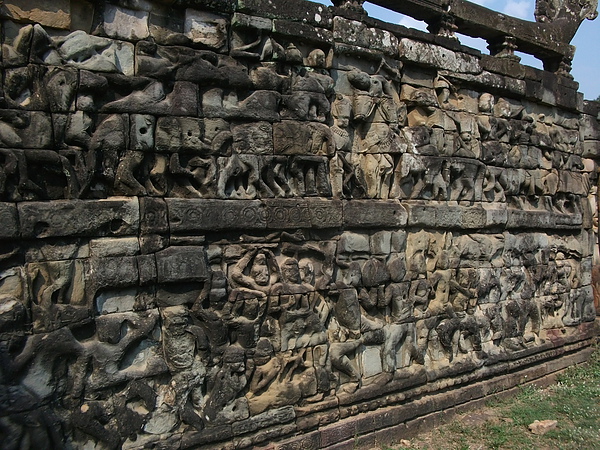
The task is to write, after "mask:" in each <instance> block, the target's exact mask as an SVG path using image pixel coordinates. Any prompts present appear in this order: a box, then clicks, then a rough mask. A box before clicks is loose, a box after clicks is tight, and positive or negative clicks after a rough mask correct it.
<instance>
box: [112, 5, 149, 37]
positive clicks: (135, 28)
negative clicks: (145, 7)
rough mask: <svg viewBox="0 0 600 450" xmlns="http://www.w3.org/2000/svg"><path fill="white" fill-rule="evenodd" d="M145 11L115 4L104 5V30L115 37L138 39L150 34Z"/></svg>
mask: <svg viewBox="0 0 600 450" xmlns="http://www.w3.org/2000/svg"><path fill="white" fill-rule="evenodd" d="M148 15H149V13H148V12H147V11H134V10H132V9H127V8H121V7H119V6H115V5H110V4H108V5H106V8H105V10H104V31H105V32H106V34H107V35H108V36H110V37H112V38H115V39H124V40H127V41H138V40H140V39H146V38H147V37H148V36H149V35H150V31H149V29H148Z"/></svg>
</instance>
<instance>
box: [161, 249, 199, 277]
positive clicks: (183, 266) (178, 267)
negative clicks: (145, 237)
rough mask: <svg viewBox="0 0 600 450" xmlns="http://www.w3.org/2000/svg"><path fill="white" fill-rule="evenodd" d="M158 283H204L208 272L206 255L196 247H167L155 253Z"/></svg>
mask: <svg viewBox="0 0 600 450" xmlns="http://www.w3.org/2000/svg"><path fill="white" fill-rule="evenodd" d="M156 267H157V274H158V282H159V283H173V282H178V281H204V280H206V278H207V275H208V272H207V267H206V254H205V253H204V251H202V250H201V249H198V248H197V247H169V248H167V249H165V250H161V251H160V252H158V253H156Z"/></svg>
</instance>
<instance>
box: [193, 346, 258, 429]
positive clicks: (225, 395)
mask: <svg viewBox="0 0 600 450" xmlns="http://www.w3.org/2000/svg"><path fill="white" fill-rule="evenodd" d="M246 384H248V379H247V377H246V363H245V354H244V350H243V349H241V348H240V347H238V346H236V345H230V346H228V347H227V348H226V349H225V352H224V353H223V364H222V366H221V367H220V368H215V370H214V371H213V373H212V374H210V375H209V378H208V382H207V394H206V399H205V403H204V406H203V408H202V416H203V418H204V420H206V421H207V422H209V423H210V422H214V421H215V420H217V419H219V418H221V419H224V420H227V419H229V420H231V419H235V417H236V415H235V412H234V411H235V410H236V409H237V410H238V411H240V410H241V411H243V410H244V407H243V403H245V398H243V397H242V398H239V397H238V395H239V394H240V393H241V392H242V390H243V389H244V388H245V387H246Z"/></svg>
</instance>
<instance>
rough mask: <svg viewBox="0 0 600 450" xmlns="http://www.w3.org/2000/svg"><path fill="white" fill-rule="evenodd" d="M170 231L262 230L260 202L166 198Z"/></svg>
mask: <svg viewBox="0 0 600 450" xmlns="http://www.w3.org/2000/svg"><path fill="white" fill-rule="evenodd" d="M166 202H167V208H168V211H169V225H170V229H171V232H174V233H181V232H184V231H203V230H219V229H225V230H227V229H233V230H239V229H254V230H255V229H264V228H266V226H267V222H266V214H265V211H264V208H263V206H262V203H261V202H260V201H238V200H200V199H198V200H196V199H189V200H188V199H166Z"/></svg>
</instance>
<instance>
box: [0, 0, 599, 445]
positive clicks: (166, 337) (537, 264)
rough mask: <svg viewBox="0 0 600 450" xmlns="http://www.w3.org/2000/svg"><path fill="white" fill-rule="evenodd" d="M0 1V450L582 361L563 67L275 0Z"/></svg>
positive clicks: (488, 386)
mask: <svg viewBox="0 0 600 450" xmlns="http://www.w3.org/2000/svg"><path fill="white" fill-rule="evenodd" d="M0 17H1V18H2V75H3V78H2V80H3V84H2V97H1V104H2V109H1V110H0V157H1V158H2V165H1V166H0V200H1V202H2V203H0V218H1V223H2V226H1V227H0V250H1V252H0V267H1V272H0V357H1V360H2V364H1V366H0V367H1V369H0V378H1V381H2V385H1V388H0V389H1V390H0V392H1V395H0V399H1V400H0V441H1V442H2V447H3V448H11V449H12V448H26V447H27V446H31V447H33V446H36V445H37V446H41V448H47V447H48V445H50V446H54V447H56V448H63V447H65V446H66V447H73V448H83V447H85V448H118V447H122V448H142V447H153V448H169V449H171V448H190V447H197V446H207V447H210V446H214V447H219V448H244V447H248V446H252V445H266V444H269V443H270V444H272V446H277V447H280V448H288V447H289V448H292V447H293V448H297V446H299V445H303V446H304V447H303V448H319V447H326V446H329V445H333V444H336V443H339V442H346V443H350V445H353V443H355V442H358V441H355V439H359V438H360V439H363V440H362V441H360V442H359V443H360V444H361V445H363V444H364V445H370V444H380V443H382V442H386V440H389V439H392V438H395V437H397V435H391V434H389V433H387V432H386V430H388V429H389V427H391V426H395V428H394V430H396V432H397V434H398V433H399V434H401V431H402V428H398V427H399V426H404V425H403V424H405V423H407V422H409V421H411V420H413V419H415V418H418V417H422V416H424V415H426V414H429V413H431V412H434V411H440V410H444V409H446V408H449V407H451V406H454V405H458V404H462V403H464V402H467V401H469V400H473V399H476V398H481V397H483V396H485V395H487V394H489V393H492V392H496V391H501V390H504V389H509V388H511V387H513V386H515V385H517V384H519V383H521V382H523V381H524V380H526V379H535V378H537V377H542V376H544V375H546V374H548V373H550V372H552V371H554V370H557V369H560V368H562V367H564V366H566V365H568V364H572V363H574V362H579V361H581V360H583V359H585V356H586V355H587V353H586V348H587V347H588V346H589V345H590V343H591V341H592V338H593V336H594V335H595V333H596V331H595V329H594V319H595V310H594V304H593V294H592V281H591V272H592V265H593V253H594V249H595V247H596V237H595V234H594V232H593V225H594V219H593V218H594V216H595V210H596V206H595V204H596V203H595V201H594V200H593V195H594V194H595V184H596V179H597V176H596V162H595V158H596V157H598V155H600V129H599V124H598V120H597V117H598V113H599V110H600V106H599V105H598V104H596V103H594V102H589V103H588V102H583V99H582V96H581V94H578V93H577V86H578V85H577V83H576V82H574V81H573V80H571V79H570V78H569V77H568V76H563V75H557V74H554V73H550V72H544V71H540V70H536V69H532V68H528V67H524V66H521V65H520V64H519V63H518V61H517V60H516V59H515V57H514V55H512V54H510V52H504V53H503V54H501V55H497V56H495V57H492V56H488V55H482V54H480V53H479V52H478V51H475V50H473V49H470V48H467V47H464V46H461V45H460V44H459V43H458V41H457V40H456V39H454V38H453V37H452V36H451V35H433V34H428V33H422V32H418V31H415V30H409V29H406V28H404V27H401V26H396V25H391V24H386V23H383V22H380V21H377V20H374V19H371V18H368V17H366V15H364V14H363V13H361V12H360V11H356V10H353V9H352V8H334V7H326V6H323V5H318V4H314V3H310V2H304V1H301V0H293V1H285V2H284V1H280V0H273V1H270V2H268V3H267V2H262V1H258V0H248V1H246V0H245V1H239V2H237V3H236V2H227V1H220V0H177V1H170V2H169V1H158V0H157V1H154V2H151V1H145V0H130V1H126V0H122V1H111V2H93V3H91V2H86V1H83V0H79V1H67V0H53V1H51V2H49V1H44V0H38V1H35V0H28V1H16V2H10V1H6V2H4V4H2V5H0ZM446 34H447V33H446ZM502 56H505V57H502ZM365 439H366V440H365ZM286 442H287V444H286ZM48 443H50V444H48Z"/></svg>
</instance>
